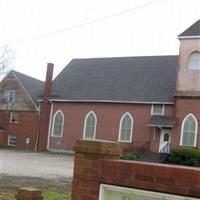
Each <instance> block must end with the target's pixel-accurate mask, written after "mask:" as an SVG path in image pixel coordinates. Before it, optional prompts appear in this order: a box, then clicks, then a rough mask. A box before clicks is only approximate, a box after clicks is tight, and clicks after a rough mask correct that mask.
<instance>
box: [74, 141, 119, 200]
mask: <svg viewBox="0 0 200 200" xmlns="http://www.w3.org/2000/svg"><path fill="white" fill-rule="evenodd" d="M74 151H75V162H74V175H73V182H72V200H83V199H84V200H98V196H99V174H100V168H101V160H102V159H106V158H109V159H119V158H120V156H121V155H122V148H121V146H120V145H119V144H118V143H115V142H110V141H101V140H90V141H89V140H77V142H76V145H75V147H74Z"/></svg>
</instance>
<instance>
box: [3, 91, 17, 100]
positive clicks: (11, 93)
mask: <svg viewBox="0 0 200 200" xmlns="http://www.w3.org/2000/svg"><path fill="white" fill-rule="evenodd" d="M14 94H15V93H14V91H13V90H5V91H4V93H3V101H4V103H11V102H13V100H14Z"/></svg>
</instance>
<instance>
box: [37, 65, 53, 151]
mask: <svg viewBox="0 0 200 200" xmlns="http://www.w3.org/2000/svg"><path fill="white" fill-rule="evenodd" d="M53 68H54V65H53V64H52V63H48V65H47V73H46V81H45V87H44V98H43V102H42V104H41V112H40V113H41V114H40V127H39V140H38V150H39V151H44V150H46V147H47V140H48V130H49V129H48V128H49V117H50V107H51V105H50V102H49V98H50V97H51V86H52V77H53Z"/></svg>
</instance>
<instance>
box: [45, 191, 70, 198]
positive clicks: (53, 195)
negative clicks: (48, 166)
mask: <svg viewBox="0 0 200 200" xmlns="http://www.w3.org/2000/svg"><path fill="white" fill-rule="evenodd" d="M43 196H44V199H45V200H70V199H71V195H70V193H68V194H66V195H65V194H60V193H58V192H46V193H44V195H43Z"/></svg>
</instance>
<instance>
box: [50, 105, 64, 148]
mask: <svg viewBox="0 0 200 200" xmlns="http://www.w3.org/2000/svg"><path fill="white" fill-rule="evenodd" d="M52 115H53V103H51V110H50V119H49V130H48V139H47V150H48V149H49V144H50V138H51V129H52ZM63 123H64V122H63Z"/></svg>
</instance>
